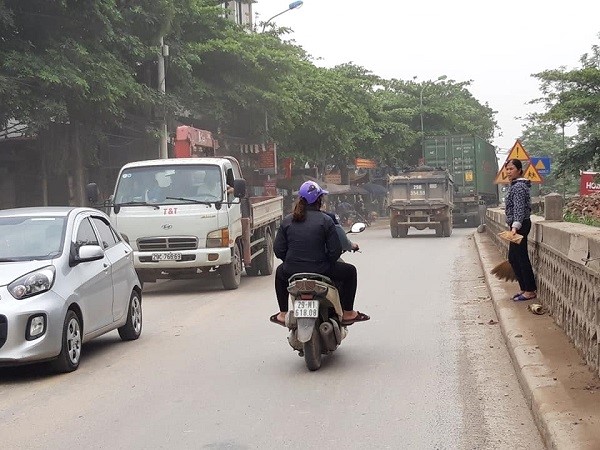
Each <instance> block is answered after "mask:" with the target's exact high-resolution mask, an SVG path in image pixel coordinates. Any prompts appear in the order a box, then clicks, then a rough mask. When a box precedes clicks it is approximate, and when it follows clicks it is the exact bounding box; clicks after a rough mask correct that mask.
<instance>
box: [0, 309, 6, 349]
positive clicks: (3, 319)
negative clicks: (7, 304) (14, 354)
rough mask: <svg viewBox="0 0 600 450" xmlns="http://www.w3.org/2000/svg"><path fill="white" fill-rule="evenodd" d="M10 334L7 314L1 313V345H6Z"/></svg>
mask: <svg viewBox="0 0 600 450" xmlns="http://www.w3.org/2000/svg"><path fill="white" fill-rule="evenodd" d="M7 336H8V322H7V321H6V316H2V315H0V347H2V346H3V345H4V343H5V342H6V337H7Z"/></svg>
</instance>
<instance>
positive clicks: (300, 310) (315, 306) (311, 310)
mask: <svg viewBox="0 0 600 450" xmlns="http://www.w3.org/2000/svg"><path fill="white" fill-rule="evenodd" d="M318 315H319V300H296V301H295V302H294V316H296V318H299V317H300V318H301V317H317V316H318Z"/></svg>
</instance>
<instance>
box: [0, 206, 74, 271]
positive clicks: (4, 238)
mask: <svg viewBox="0 0 600 450" xmlns="http://www.w3.org/2000/svg"><path fill="white" fill-rule="evenodd" d="M65 223H66V219H65V218H64V217H52V216H48V217H39V216H34V217H31V216H29V217H22V216H19V217H0V262H10V261H29V260H40V259H52V258H56V257H58V256H59V255H60V254H61V252H62V248H63V240H64V234H65V233H64V228H65Z"/></svg>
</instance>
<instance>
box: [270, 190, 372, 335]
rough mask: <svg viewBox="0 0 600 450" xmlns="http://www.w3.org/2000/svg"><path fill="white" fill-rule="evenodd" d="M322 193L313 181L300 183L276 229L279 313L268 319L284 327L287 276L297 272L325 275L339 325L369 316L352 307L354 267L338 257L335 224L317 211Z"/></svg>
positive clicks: (276, 287) (339, 248) (339, 250)
mask: <svg viewBox="0 0 600 450" xmlns="http://www.w3.org/2000/svg"><path fill="white" fill-rule="evenodd" d="M325 194H327V191H325V190H323V189H321V187H320V186H319V185H318V184H317V183H315V182H314V181H307V182H305V183H304V184H302V186H300V189H299V192H298V195H299V197H298V199H297V200H296V204H295V205H294V211H293V213H292V214H289V215H287V216H286V217H285V218H284V219H283V221H282V222H281V226H280V227H279V230H278V231H277V235H276V236H275V242H274V244H273V250H274V252H275V255H276V256H277V258H279V259H281V260H282V261H283V264H280V265H279V266H278V267H277V270H276V272H275V293H276V294H277V302H278V303H279V313H277V314H273V315H272V316H271V317H270V318H269V320H270V321H271V322H274V323H277V324H279V325H282V326H285V315H286V313H287V311H288V296H289V294H288V291H287V288H288V279H289V277H290V276H292V275H293V274H295V273H300V272H311V273H318V274H321V275H325V276H327V277H329V278H331V279H332V281H333V282H334V283H335V284H336V286H337V288H338V291H339V296H340V302H341V304H342V309H343V317H342V325H344V326H347V325H352V324H353V323H355V322H364V321H366V320H369V319H370V317H369V316H368V315H366V314H364V313H361V312H360V311H355V310H354V297H355V295H356V284H357V276H356V267H354V266H353V265H352V264H348V263H345V262H342V261H339V260H338V259H339V257H340V255H341V254H342V244H341V242H340V238H339V236H338V234H337V231H336V225H335V223H334V221H333V219H332V218H331V217H330V216H328V215H327V214H324V213H323V212H322V211H321V206H322V204H323V195H325ZM356 247H358V246H356Z"/></svg>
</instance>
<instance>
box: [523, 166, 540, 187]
mask: <svg viewBox="0 0 600 450" xmlns="http://www.w3.org/2000/svg"><path fill="white" fill-rule="evenodd" d="M523 177H524V178H527V179H528V180H529V181H531V182H532V183H541V182H542V177H541V176H540V174H539V172H538V171H537V169H536V168H535V166H534V165H533V164H529V165H528V166H527V169H525V173H524V174H523Z"/></svg>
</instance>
